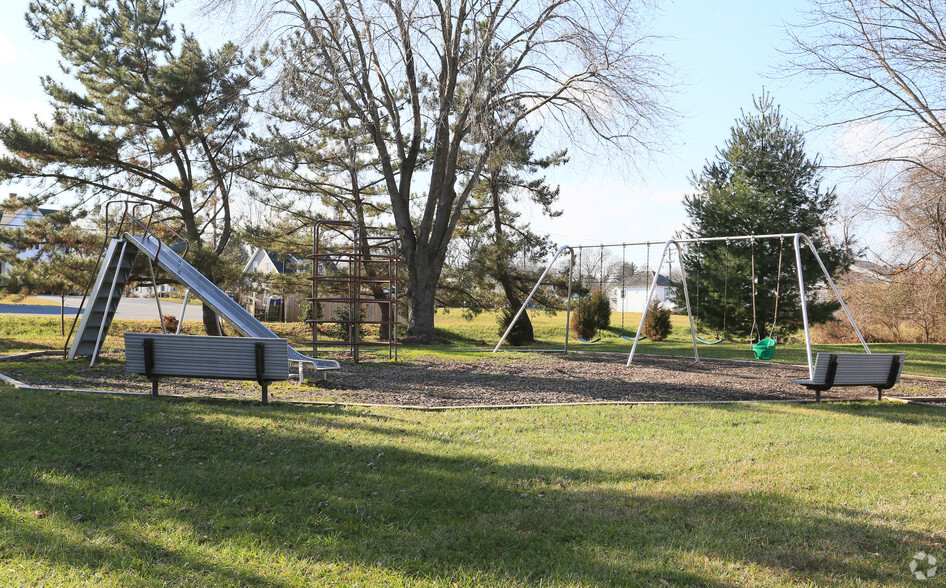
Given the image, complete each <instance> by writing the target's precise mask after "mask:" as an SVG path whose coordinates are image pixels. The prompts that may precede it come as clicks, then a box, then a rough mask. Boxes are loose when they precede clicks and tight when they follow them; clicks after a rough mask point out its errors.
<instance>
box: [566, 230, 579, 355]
mask: <svg viewBox="0 0 946 588" xmlns="http://www.w3.org/2000/svg"><path fill="white" fill-rule="evenodd" d="M568 251H569V256H568V298H566V301H565V347H564V348H563V349H564V353H565V355H568V337H569V335H570V334H571V322H572V274H573V273H574V267H575V250H574V249H569V250H568ZM578 271H581V268H578Z"/></svg>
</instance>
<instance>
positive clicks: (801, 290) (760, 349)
mask: <svg viewBox="0 0 946 588" xmlns="http://www.w3.org/2000/svg"><path fill="white" fill-rule="evenodd" d="M774 239H778V240H779V256H778V270H777V276H776V285H775V306H774V312H773V316H772V323H771V327H770V329H769V333H768V336H767V337H764V338H763V337H762V333H761V332H760V327H759V316H758V308H757V304H756V298H757V291H756V281H757V275H756V250H755V244H756V242H759V241H763V240H774ZM785 240H791V242H792V245H793V248H794V251H795V266H796V273H797V276H798V296H799V299H800V307H801V314H802V326H803V330H804V336H805V348H806V355H807V360H808V371H809V376H810V378H811V379H814V377H815V373H814V371H815V364H814V361H813V357H812V349H811V331H810V326H809V323H808V308H807V298H806V293H805V282H804V273H803V268H802V263H801V259H802V258H801V250H802V248H803V247H807V249H808V250H809V251H810V252H811V254H812V255H813V256H814V259H815V261H817V263H818V266H819V267H820V269H821V271H822V273H823V275H824V278H825V281H826V282H827V284H828V285H829V286H830V288H831V290H832V292H833V293H834V295H835V297H836V298H837V300H838V302H839V303H840V306H841V309H842V310H843V312H844V314H845V316H846V317H847V319H848V321H849V322H850V324H851V326H852V327H853V329H854V333H855V334H856V336H857V338H858V341H859V342H860V343H861V345H862V346H863V348H864V351H865V352H866V353H868V354H869V353H871V351H870V348H869V347H868V346H867V342H866V341H865V340H864V337H863V335H861V332H860V329H858V327H857V324H856V323H855V322H854V317H853V316H851V313H850V311H849V310H848V308H847V305H846V304H845V302H844V299H843V298H842V297H841V293H840V292H839V291H838V288H837V285H836V284H835V283H834V280H833V279H832V278H831V276H830V274H829V273H828V270H827V268H826V267H825V265H824V262H823V261H822V260H821V256H820V255H819V254H818V251H817V249H816V248H815V245H814V243H813V242H812V241H811V238H809V237H808V236H807V235H805V234H804V233H778V234H771V235H742V236H730V237H700V238H693V239H670V240H667V241H641V242H636V243H615V244H602V245H564V246H562V247H560V248H559V249H558V251H556V253H555V255H554V256H553V257H552V260H551V261H550V262H549V264H548V266H547V267H546V268H545V271H544V272H543V273H542V275H541V276H540V277H539V279H538V281H537V282H536V284H535V286H534V287H533V288H532V291H531V292H530V293H529V296H528V297H526V299H525V301H524V302H523V304H522V307H521V308H520V309H519V312H518V313H517V314H516V316H515V318H514V319H513V320H512V321H511V322H510V324H509V327H508V328H507V329H506V332H505V333H503V336H502V337H501V338H500V340H499V342H498V343H496V346H495V347H494V348H493V353H495V352H497V351H498V350H499V348H500V346H501V345H502V343H503V341H505V340H506V337H507V336H508V334H509V331H511V330H512V328H513V325H515V323H516V321H517V320H518V319H519V316H521V314H522V313H523V312H525V309H526V307H527V306H528V305H529V303H530V301H531V300H532V297H533V296H534V295H535V293H536V291H537V290H538V289H539V287H540V286H541V285H542V284H543V283H544V282H545V278H546V276H547V275H548V274H549V273H550V272H551V270H552V268H553V267H554V266H555V264H556V263H557V262H558V261H559V259H560V258H561V257H562V256H563V255H564V253H565V252H566V251H567V252H568V253H569V256H568V296H567V299H566V300H567V303H566V312H565V325H566V327H565V332H566V334H565V344H564V349H563V350H562V351H563V352H564V353H568V351H569V349H568V340H569V325H570V318H571V306H572V277H573V275H574V265H575V251H576V250H578V252H579V260H581V251H582V250H583V249H585V248H592V247H593V248H598V249H599V251H600V252H601V253H600V259H601V260H602V268H601V278H600V280H599V281H600V282H602V284H599V286H602V287H603V280H604V276H603V274H604V269H603V259H604V257H603V256H604V248H605V247H621V249H622V266H621V338H622V339H625V340H627V341H629V342H631V343H632V346H631V351H630V354H629V355H628V358H627V366H628V367H630V366H631V365H632V364H633V361H634V355H635V353H636V351H637V344H638V343H639V342H640V340H641V339H643V338H644V337H643V327H644V323H645V321H646V320H647V314H648V311H649V309H650V305H651V301H652V300H654V296H655V293H656V290H657V286H658V280H659V279H660V278H661V277H663V276H662V275H661V273H660V272H661V270H662V269H663V268H664V265H665V264H666V265H667V266H668V271H669V272H670V273H671V276H672V271H673V270H672V267H671V265H670V264H671V261H670V255H671V251H672V250H675V251H676V254H677V258H678V259H679V260H681V263H680V275H681V283H682V286H683V288H682V289H683V302H684V304H685V306H686V311H687V318H688V320H689V324H690V337H691V340H692V343H693V358H694V361H699V360H700V355H699V349H698V344H699V343H702V344H704V345H716V344H719V343H722V342H723V341H725V340H726V336H727V330H726V326H727V325H726V322H727V319H728V316H727V315H728V310H727V309H728V306H729V301H728V297H729V290H730V284H729V282H730V275H729V274H730V261H731V252H730V245H731V244H732V243H736V242H740V241H742V242H748V243H749V248H750V252H751V263H750V281H751V291H752V328H751V330H750V334H749V348H750V350H751V351H752V353H753V355H754V356H755V357H756V358H757V359H761V360H767V359H771V358H772V357H773V356H774V353H775V347H776V346H777V344H778V343H777V341H776V339H775V329H776V324H777V321H778V306H779V300H780V296H781V274H782V260H783V250H784V241H785ZM709 243H716V244H720V243H721V244H723V246H724V248H725V250H724V251H725V259H726V262H725V265H726V267H725V271H724V272H723V298H724V305H723V317H722V322H723V330H722V332H721V333H720V334H719V335H720V336H719V337H718V338H717V339H716V340H709V339H706V338H704V337H701V336H698V327H697V325H698V324H699V320H698V319H699V306H700V304H699V303H700V293H699V283H700V279H699V278H700V276H699V272H700V271H701V269H700V266H699V265H697V300H696V302H697V320H696V321H694V316H693V310H692V308H691V305H690V294H689V290H688V288H687V275H686V266H685V264H684V263H682V260H683V258H684V256H683V251H684V250H683V248H684V247H690V246H699V245H701V244H709ZM651 245H663V246H664V247H663V252H662V254H661V257H660V261H659V263H658V264H657V266H656V269H655V270H654V271H653V273H651V270H650V247H651ZM631 246H645V247H646V248H647V277H648V279H650V286H649V288H648V291H647V297H646V300H645V303H644V305H643V312H642V314H641V320H640V324H639V325H638V328H637V332H636V334H635V336H634V337H628V336H627V335H626V334H625V333H626V331H625V324H624V311H625V308H626V307H625V298H626V292H625V290H626V288H625V284H626V281H625V278H626V274H625V272H626V251H627V248H628V247H631ZM579 268H580V269H579V272H580V273H581V272H583V270H582V269H581V265H580V264H579ZM581 278H582V279H583V275H581ZM598 340H600V338H596V339H592V340H581V339H579V341H581V342H582V343H592V342H595V341H598Z"/></svg>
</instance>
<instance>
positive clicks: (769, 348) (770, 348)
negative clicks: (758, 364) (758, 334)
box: [752, 337, 778, 360]
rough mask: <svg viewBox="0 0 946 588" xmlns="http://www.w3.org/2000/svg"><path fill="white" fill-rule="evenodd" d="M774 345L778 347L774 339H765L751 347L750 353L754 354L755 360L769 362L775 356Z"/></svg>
mask: <svg viewBox="0 0 946 588" xmlns="http://www.w3.org/2000/svg"><path fill="white" fill-rule="evenodd" d="M776 345H778V343H777V342H776V341H775V339H771V338H769V337H766V338H765V339H762V340H761V341H759V342H758V343H756V344H755V345H753V346H752V353H754V354H755V358H756V359H764V360H769V359H772V357H773V356H774V355H775V346H776Z"/></svg>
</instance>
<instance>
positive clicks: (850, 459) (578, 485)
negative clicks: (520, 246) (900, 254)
mask: <svg viewBox="0 0 946 588" xmlns="http://www.w3.org/2000/svg"><path fill="white" fill-rule="evenodd" d="M0 428H2V430H3V431H4V436H3V438H4V442H3V443H2V444H0V585H25V586H29V585H49V586H53V585H55V586H59V585H66V586H87V585H96V586H98V585H101V586H132V585H136V586H138V585H140V586H167V585H170V586H200V585H202V586H223V585H231V586H238V585H239V586H244V585H266V586H311V585H337V586H356V585H358V586H379V585H385V586H407V585H411V586H428V585H429V586H521V585H532V586H539V585H542V586H591V585H610V584H614V585H630V586H636V585H652V586H668V585H671V586H680V585H703V586H776V585H784V586H813V585H828V584H831V585H850V586H854V585H863V586H914V585H917V584H916V581H915V580H914V579H913V578H912V577H911V576H910V575H909V573H908V568H907V566H908V563H909V559H910V558H911V557H912V555H913V554H914V553H915V552H916V551H921V550H922V551H925V552H929V553H931V554H934V555H935V556H937V557H939V558H943V557H946V547H944V541H946V534H944V529H946V494H944V493H943V492H942V489H943V488H944V487H946V468H943V467H942V464H943V456H944V455H946V435H944V433H946V420H944V416H943V413H942V412H940V411H937V410H934V409H927V408H923V407H916V406H907V405H900V404H894V403H882V404H877V403H866V404H833V405H804V406H798V405H724V406H716V407H705V406H704V407H670V406H648V407H644V406H639V407H634V408H629V407H586V408H580V409H579V408H563V407H549V408H542V409H525V410H515V411H448V412H443V413H427V412H409V411H400V410H395V409H389V410H363V409H355V408H318V409H314V408H306V407H296V406H287V405H279V404H275V405H270V406H260V405H256V404H251V403H240V402H211V401H168V400H152V399H150V398H122V397H103V396H93V395H81V394H76V395H59V394H48V393H40V392H24V391H14V390H11V389H9V388H0Z"/></svg>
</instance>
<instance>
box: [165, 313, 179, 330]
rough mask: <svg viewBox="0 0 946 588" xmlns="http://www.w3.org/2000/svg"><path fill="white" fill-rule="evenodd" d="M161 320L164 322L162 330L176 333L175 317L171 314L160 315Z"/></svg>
mask: <svg viewBox="0 0 946 588" xmlns="http://www.w3.org/2000/svg"><path fill="white" fill-rule="evenodd" d="M161 320H162V321H164V330H165V331H167V332H168V333H176V332H177V317H176V316H174V315H173V314H162V315H161Z"/></svg>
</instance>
